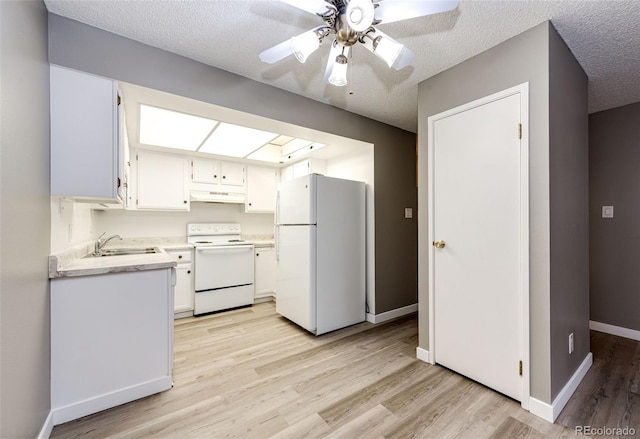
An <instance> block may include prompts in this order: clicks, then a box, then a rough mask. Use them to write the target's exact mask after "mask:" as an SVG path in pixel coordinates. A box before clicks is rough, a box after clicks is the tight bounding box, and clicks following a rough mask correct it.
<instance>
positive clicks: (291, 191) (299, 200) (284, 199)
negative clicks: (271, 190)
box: [275, 175, 316, 225]
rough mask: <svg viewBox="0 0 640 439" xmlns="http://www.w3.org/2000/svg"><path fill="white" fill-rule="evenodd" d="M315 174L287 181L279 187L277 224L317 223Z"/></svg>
mask: <svg viewBox="0 0 640 439" xmlns="http://www.w3.org/2000/svg"><path fill="white" fill-rule="evenodd" d="M315 177H316V176H315V175H305V176H303V177H299V178H296V179H294V180H289V181H285V182H284V183H281V184H280V186H279V187H278V199H277V211H276V218H275V220H276V224H284V225H287V224H315V223H316V208H315V206H316V203H315V184H314V183H315Z"/></svg>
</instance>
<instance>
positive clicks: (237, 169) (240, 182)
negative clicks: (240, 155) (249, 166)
mask: <svg viewBox="0 0 640 439" xmlns="http://www.w3.org/2000/svg"><path fill="white" fill-rule="evenodd" d="M244 170H245V166H244V165H243V164H242V163H234V162H220V174H221V175H222V181H221V182H220V184H223V185H227V186H241V187H244V182H245V178H244Z"/></svg>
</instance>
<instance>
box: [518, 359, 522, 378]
mask: <svg viewBox="0 0 640 439" xmlns="http://www.w3.org/2000/svg"><path fill="white" fill-rule="evenodd" d="M518 374H519V375H520V376H522V360H520V361H519V362H518Z"/></svg>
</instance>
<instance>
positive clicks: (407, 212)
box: [404, 207, 413, 218]
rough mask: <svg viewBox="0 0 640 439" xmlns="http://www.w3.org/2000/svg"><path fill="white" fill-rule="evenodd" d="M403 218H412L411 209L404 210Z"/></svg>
mask: <svg viewBox="0 0 640 439" xmlns="http://www.w3.org/2000/svg"><path fill="white" fill-rule="evenodd" d="M404 217H405V218H413V209H412V208H411V207H405V208H404Z"/></svg>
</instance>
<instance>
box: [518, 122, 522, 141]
mask: <svg viewBox="0 0 640 439" xmlns="http://www.w3.org/2000/svg"><path fill="white" fill-rule="evenodd" d="M518 139H522V124H521V123H519V124H518Z"/></svg>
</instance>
